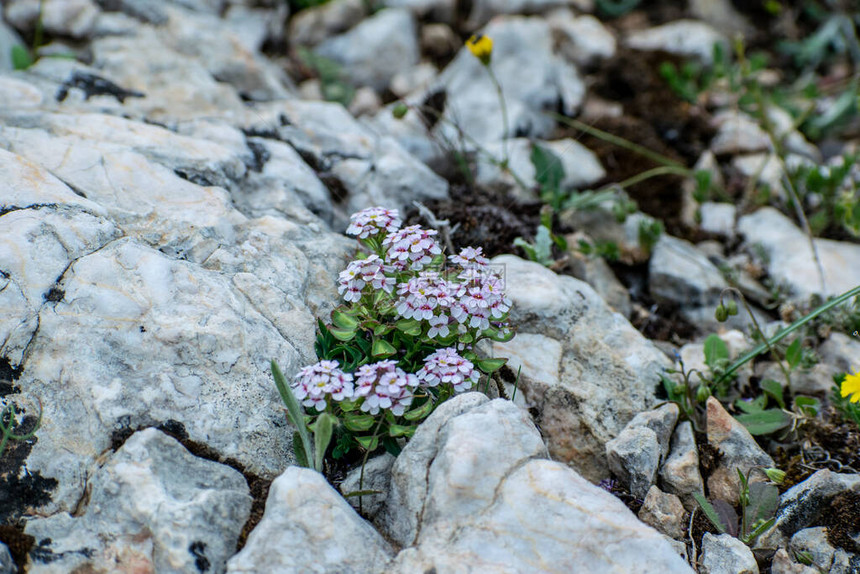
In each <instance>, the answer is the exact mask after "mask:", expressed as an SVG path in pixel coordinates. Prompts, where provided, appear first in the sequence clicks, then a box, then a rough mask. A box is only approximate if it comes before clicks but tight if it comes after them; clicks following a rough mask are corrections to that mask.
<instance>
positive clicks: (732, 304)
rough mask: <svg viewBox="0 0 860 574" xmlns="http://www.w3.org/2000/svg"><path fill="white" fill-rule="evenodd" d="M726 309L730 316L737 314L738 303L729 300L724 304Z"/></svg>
mask: <svg viewBox="0 0 860 574" xmlns="http://www.w3.org/2000/svg"><path fill="white" fill-rule="evenodd" d="M726 311H728V313H729V315H730V316H732V317H734V316H735V315H737V314H738V304H737V303H735V302H734V301H729V304H728V305H726Z"/></svg>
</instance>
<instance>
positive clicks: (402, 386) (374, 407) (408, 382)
mask: <svg viewBox="0 0 860 574" xmlns="http://www.w3.org/2000/svg"><path fill="white" fill-rule="evenodd" d="M355 374H356V377H357V378H356V385H357V387H358V388H357V389H356V391H355V396H356V397H364V400H363V401H362V403H361V410H362V411H364V412H369V413H370V414H372V415H376V414H378V413H379V410H380V409H390V410H391V412H392V413H393V414H395V415H396V416H400V415H402V414H403V413H404V412H405V411H406V407H408V406H409V405H410V404H412V389H414V388H415V387H417V386H418V377H417V376H415V375H413V374H410V373H406V372H404V371H403V369H401V368H399V367H398V366H397V363H396V362H395V361H392V360H385V361H379V362H377V363H373V364H370V365H363V366H362V367H360V368H359V369H358V371H356V373H355Z"/></svg>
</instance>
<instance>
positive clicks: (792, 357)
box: [785, 337, 801, 369]
mask: <svg viewBox="0 0 860 574" xmlns="http://www.w3.org/2000/svg"><path fill="white" fill-rule="evenodd" d="M800 351H801V341H800V337H798V338H797V339H795V340H794V341H792V343H791V345H789V346H788V348H787V349H786V350H785V360H786V361H788V366H789V367H791V368H792V369H794V368H796V367H797V365H799V364H800Z"/></svg>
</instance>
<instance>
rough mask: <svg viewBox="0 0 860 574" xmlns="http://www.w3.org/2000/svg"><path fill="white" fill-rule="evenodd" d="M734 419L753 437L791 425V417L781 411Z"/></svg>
mask: <svg viewBox="0 0 860 574" xmlns="http://www.w3.org/2000/svg"><path fill="white" fill-rule="evenodd" d="M735 419H737V421H738V422H739V423H741V424H742V425H744V426H745V427H746V429H747V430H748V431H749V433H750V434H751V435H755V436H759V435H766V434H770V433H773V432H776V431H778V430H779V429H782V428H785V427H787V426H789V425H790V424H791V415H789V414H788V413H786V412H785V411H783V410H781V409H767V410H765V411H761V412H759V413H750V414H744V415H738V416H736V417H735Z"/></svg>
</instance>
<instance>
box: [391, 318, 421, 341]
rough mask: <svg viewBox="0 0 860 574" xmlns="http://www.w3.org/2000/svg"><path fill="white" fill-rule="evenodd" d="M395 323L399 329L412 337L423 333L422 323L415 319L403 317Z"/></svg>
mask: <svg viewBox="0 0 860 574" xmlns="http://www.w3.org/2000/svg"><path fill="white" fill-rule="evenodd" d="M395 325H396V327H397V330H398V331H400V332H402V333H405V334H407V335H410V336H412V337H417V336H419V335H420V334H421V323H419V322H418V321H416V320H415V319H401V320H399V321H398V322H397V323H396V324H395Z"/></svg>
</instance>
